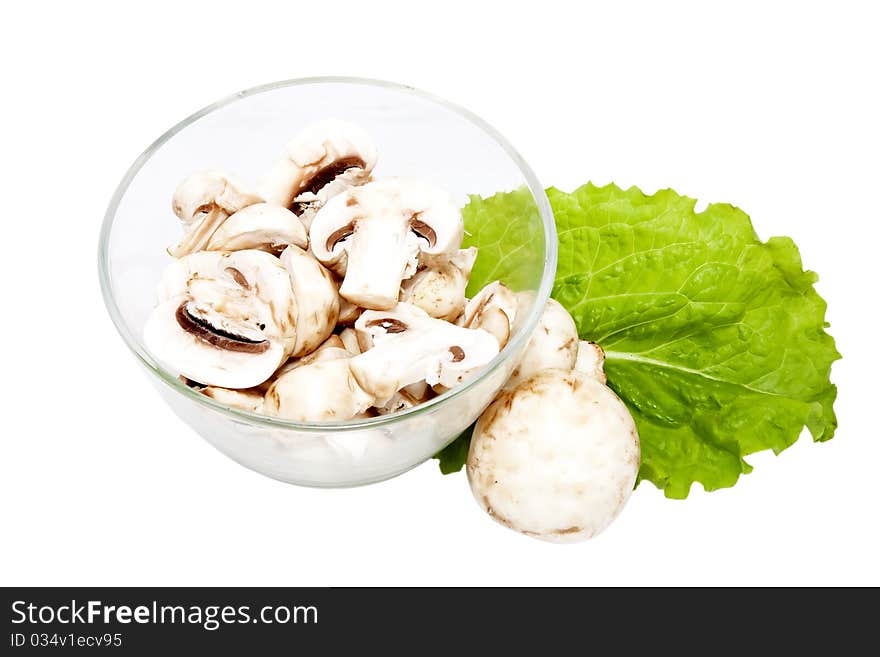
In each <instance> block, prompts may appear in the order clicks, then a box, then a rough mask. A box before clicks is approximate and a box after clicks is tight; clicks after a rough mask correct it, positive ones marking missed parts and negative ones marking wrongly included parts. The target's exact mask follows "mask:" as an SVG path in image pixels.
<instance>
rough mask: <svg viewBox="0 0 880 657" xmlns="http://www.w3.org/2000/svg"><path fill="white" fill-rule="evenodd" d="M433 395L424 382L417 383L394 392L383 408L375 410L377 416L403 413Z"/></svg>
mask: <svg viewBox="0 0 880 657" xmlns="http://www.w3.org/2000/svg"><path fill="white" fill-rule="evenodd" d="M433 395H434V391H433V390H432V389H431V388H430V386H428V384H427V383H426V382H425V381H419V382H418V383H413V384H411V385H408V386H404V387H402V388H401V389H400V390H398V391H397V392H395V393H394V394H393V395H392V396H391V399H389V400H388V402H387V403H386V404H385V405H384V406H380V407H378V408H376V413H377V414H379V415H389V414H390V413H397V412H398V411H405V410H406V409H408V408H412V407H413V406H418V405H419V404H423V403H424V402H426V401H428V400H429V399H430V398H431V397H432V396H433Z"/></svg>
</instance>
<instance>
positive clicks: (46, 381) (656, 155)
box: [0, 0, 880, 585]
mask: <svg viewBox="0 0 880 657" xmlns="http://www.w3.org/2000/svg"><path fill="white" fill-rule="evenodd" d="M716 4H717V3H693V4H674V5H672V4H669V3H644V4H632V3H622V2H615V3H610V2H603V3H597V5H594V6H591V5H590V4H588V3H581V2H578V3H575V2H570V3H561V2H550V1H548V0H542V2H539V3H534V2H533V3H528V4H526V3H514V2H507V3H503V4H499V5H494V4H492V3H481V2H475V1H473V0H471V1H469V2H463V3H457V2H450V1H445V2H441V3H430V4H428V3H417V2H406V3H383V2H376V1H373V2H357V3H348V2H338V1H336V2H332V3H321V2H315V1H314V0H311V1H309V2H293V1H287V2H277V3H262V2H254V1H253V0H249V1H247V2H245V1H243V0H242V1H239V2H235V3H224V2H211V3H204V4H191V3H183V2H175V3H170V4H168V5H163V3H159V2H151V3H142V4H140V5H139V6H135V4H134V3H104V4H99V3H90V2H77V3H54V4H52V3H44V2H31V3H26V4H25V3H16V4H15V7H14V8H11V9H10V8H7V9H6V11H5V13H4V18H3V23H4V29H3V33H4V34H3V38H2V39H0V61H2V62H3V80H4V91H3V101H2V116H3V120H2V122H0V131H2V140H0V167H2V171H0V173H2V181H3V182H2V190H3V193H2V210H0V212H2V218H0V235H2V240H3V242H2V245H3V250H2V258H0V262H2V272H3V278H2V280H3V295H2V298H3V319H4V321H3V323H2V328H0V330H2V333H3V336H2V341H3V359H2V364H0V372H2V377H0V381H2V384H0V385H2V388H3V411H4V429H3V431H2V457H0V477H2V479H0V486H2V491H0V526H2V527H3V529H2V534H3V539H2V541H0V583H2V584H6V585H12V584H20V585H51V584H92V585H134V584H149V585H161V584H169V585H172V584H179V585H196V584H204V585H225V584H228V585H245V584H250V585H343V584H348V585H362V584H389V585H391V584H403V585H408V584H412V585H421V584H439V585H444V584H474V585H484V584H493V585H509V584H529V585H531V584H547V585H550V584H553V585H556V584H581V585H591V584H622V585H623V584H642V585H644V584H874V585H877V584H880V569H878V559H877V555H878V553H880V529H878V517H880V513H878V508H877V506H878V501H880V500H878V493H877V491H878V486H877V484H876V483H875V478H876V477H877V476H878V474H877V473H878V472H880V467H878V464H880V436H878V429H877V426H878V417H880V415H878V412H880V411H878V408H880V405H878V403H877V400H876V397H875V395H876V394H877V389H878V385H877V372H876V371H877V367H878V365H880V359H878V357H877V353H878V344H877V338H876V336H877V333H878V331H877V326H878V319H880V317H878V312H877V308H878V302H877V298H878V293H877V280H878V275H877V271H878V267H877V263H878V259H880V257H878V254H880V244H878V239H877V238H878V228H877V226H878V223H880V193H878V191H880V129H878V119H880V99H878V88H880V78H878V76H880V72H878V71H880V67H878V65H880V47H878V43H880V41H878V38H877V27H878V24H880V21H878V16H877V15H876V14H875V13H873V12H872V10H871V9H870V7H871V6H872V4H871V3H863V4H861V5H859V4H854V3H853V4H850V3H846V2H834V3H825V4H824V7H823V6H819V5H814V4H813V3H805V2H798V3H791V4H786V3H766V2H762V3H755V4H754V5H752V4H751V3H747V2H736V3H730V5H729V7H728V8H727V9H723V8H721V7H719V6H716ZM661 5H662V6H661ZM25 7H26V8H25ZM519 7H522V8H519ZM318 74H336V75H362V76H368V77H377V78H384V79H390V80H395V81H399V82H404V83H407V84H411V85H413V86H417V87H420V88H423V89H426V90H428V91H431V92H434V93H436V94H439V95H441V96H445V97H446V98H448V99H450V100H452V101H455V102H457V103H460V104H462V105H464V106H466V107H468V108H470V109H472V110H473V111H475V112H476V113H477V114H478V115H480V116H482V117H483V118H485V119H486V120H487V121H489V123H491V124H493V125H494V126H495V127H496V128H498V129H499V130H500V131H501V133H502V134H504V135H505V136H506V137H508V139H510V141H511V142H512V143H513V144H514V145H515V146H517V148H518V149H519V150H520V152H521V153H522V154H523V155H524V156H525V158H526V159H527V160H528V161H529V162H530V163H531V164H532V166H533V167H534V169H535V171H536V172H537V174H538V176H539V178H540V179H541V181H542V182H543V183H544V184H546V185H548V186H549V185H551V184H552V185H555V186H557V187H560V188H562V189H571V188H573V187H575V186H577V185H579V184H581V183H583V182H585V181H587V180H588V179H592V180H594V181H596V182H597V183H606V182H609V181H615V182H617V183H618V184H620V185H623V186H628V185H633V184H635V185H639V186H640V187H642V188H643V189H645V190H646V191H651V192H652V191H654V190H656V189H658V188H662V187H673V188H675V189H676V190H678V191H680V192H682V193H686V194H688V195H691V196H695V197H698V198H699V199H701V200H706V201H709V200H711V201H728V202H732V203H735V204H737V205H739V206H741V207H743V208H744V209H745V210H746V211H748V212H749V213H750V214H751V216H752V219H753V221H754V223H755V225H756V227H757V230H758V232H759V233H760V234H761V236H762V237H769V236H771V235H775V234H789V235H792V236H794V237H795V238H796V240H797V242H798V244H799V245H800V247H801V251H802V255H803V258H804V262H805V264H806V266H807V267H808V268H811V269H814V270H816V271H818V272H819V273H820V274H821V277H822V280H821V282H820V283H819V291H820V293H821V294H822V295H823V296H824V297H825V298H826V299H827V300H828V301H829V310H828V319H829V321H830V322H831V331H832V334H833V335H834V336H835V338H836V339H837V341H838V347H839V349H840V351H841V352H843V354H844V359H843V360H842V361H840V362H838V363H837V364H836V365H835V366H834V371H833V379H834V381H835V382H836V383H837V384H838V385H839V387H840V395H839V401H838V403H837V412H838V415H839V418H840V429H839V432H838V435H837V437H836V438H835V439H834V440H833V441H831V442H830V443H826V444H822V445H814V444H812V443H811V442H810V440H809V439H808V438H806V437H804V438H803V439H802V440H801V441H800V442H799V443H798V444H796V445H795V446H794V447H792V448H791V449H790V450H788V451H787V452H784V453H783V454H782V455H781V456H780V457H778V458H777V457H774V456H773V455H772V454H761V455H756V456H754V457H752V458H750V459H749V460H750V462H751V463H752V464H753V465H754V466H755V471H754V472H753V473H752V474H751V475H748V476H746V477H744V478H743V479H742V480H741V482H740V484H739V485H737V486H736V487H735V488H733V489H730V490H725V491H720V492H716V493H711V494H707V493H704V492H703V491H702V490H701V489H699V490H698V489H696V488H695V490H694V491H693V492H692V494H691V496H690V498H689V499H688V500H686V501H684V502H679V501H669V500H666V499H664V498H663V496H662V494H661V493H660V492H658V491H657V490H656V489H654V488H653V487H652V486H651V485H650V484H646V485H643V486H641V487H640V488H639V489H638V490H637V491H636V492H635V494H634V495H633V497H632V499H631V500H630V503H629V505H628V507H627V509H626V510H625V511H624V513H623V514H622V516H621V517H620V519H619V520H618V521H617V522H616V523H615V524H614V525H612V526H611V527H610V528H609V529H608V530H607V531H606V532H605V533H604V534H603V535H601V536H600V537H598V538H597V539H595V540H594V541H592V542H589V543H584V544H578V545H574V546H556V545H551V544H545V543H541V542H538V541H534V540H532V539H529V538H526V537H523V536H519V535H517V534H514V533H513V532H510V531H509V530H507V529H504V528H502V527H501V526H499V525H496V524H495V523H493V522H491V521H490V520H489V519H488V518H487V517H485V516H484V515H483V513H482V511H480V510H479V509H478V507H477V505H476V504H475V503H474V502H473V500H472V499H471V495H470V491H469V489H468V486H467V482H466V480H465V478H464V476H463V475H462V474H459V475H456V476H450V477H442V476H440V474H439V472H438V471H437V468H436V464H435V463H433V462H431V463H427V464H425V465H423V466H422V467H420V468H418V469H416V470H414V471H412V472H410V473H408V474H406V475H404V476H402V477H400V478H398V479H395V480H392V481H389V482H386V483H383V484H379V485H375V486H370V487H366V488H360V489H353V490H337V491H325V490H309V489H302V488H296V487H293V486H288V485H285V484H281V483H278V482H275V481H272V480H269V479H267V478H265V477H262V476H260V475H258V474H255V473H253V472H250V471H248V470H245V469H243V468H241V467H239V466H238V465H236V464H235V463H233V462H232V461H230V460H228V459H227V458H226V457H224V456H222V455H221V454H220V453H219V452H216V451H214V450H213V449H212V448H211V447H210V446H208V444H207V443H205V442H204V441H203V440H201V439H200V438H199V437H198V436H196V435H195V434H194V433H193V432H192V431H191V430H189V429H188V428H187V427H185V426H184V425H183V424H182V423H181V422H180V421H179V420H177V418H176V417H174V416H173V415H172V413H171V411H170V410H169V409H168V408H166V407H165V406H164V405H163V403H162V402H161V401H160V399H159V398H158V396H157V395H156V394H155V392H154V390H153V389H152V387H151V386H150V384H149V382H148V380H147V378H146V376H145V373H144V372H143V371H141V369H140V366H139V365H138V364H137V363H136V362H135V360H134V358H133V357H131V356H130V354H129V353H128V352H127V350H126V348H125V347H124V345H123V343H122V341H121V339H119V337H118V336H117V335H116V333H115V331H114V329H113V326H112V324H111V322H110V321H109V319H108V317H107V316H106V313H105V311H104V307H103V304H102V301H101V299H100V294H99V289H98V280H97V273H96V265H95V251H96V244H97V238H98V230H99V224H100V221H101V218H102V215H103V212H104V209H105V207H106V204H107V202H108V201H109V198H110V195H111V194H112V192H113V189H114V187H115V186H116V184H117V182H118V181H119V178H120V177H121V176H122V174H123V172H124V171H125V170H126V168H127V167H128V166H129V164H130V163H131V162H132V160H133V159H134V158H135V157H136V156H137V155H138V154H139V153H140V152H141V151H142V150H143V149H144V148H145V147H146V146H147V145H148V144H149V143H150V142H151V141H152V140H153V139H154V138H155V137H157V136H158V135H159V134H160V133H162V132H163V131H164V130H165V129H166V128H168V127H169V126H171V125H172V124H173V123H175V122H177V121H178V120H179V119H181V118H183V117H184V116H186V115H188V114H190V113H191V112H193V111H194V110H196V109H198V108H200V107H202V106H203V105H206V104H208V103H209V102H211V101H213V100H215V99H216V98H219V97H221V96H225V95H227V94H229V93H231V92H234V91H237V90H240V89H243V88H246V87H249V86H252V85H255V84H260V83H264V82H268V81H273V80H278V79H285V78H292V77H300V76H312V75H318Z"/></svg>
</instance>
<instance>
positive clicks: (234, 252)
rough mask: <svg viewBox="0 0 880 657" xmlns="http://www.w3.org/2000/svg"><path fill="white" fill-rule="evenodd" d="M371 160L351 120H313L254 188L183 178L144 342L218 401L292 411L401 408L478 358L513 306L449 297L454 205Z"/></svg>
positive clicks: (459, 290) (464, 271)
mask: <svg viewBox="0 0 880 657" xmlns="http://www.w3.org/2000/svg"><path fill="white" fill-rule="evenodd" d="M375 164H376V148H375V146H374V145H373V142H372V140H371V138H370V136H369V135H368V134H367V133H366V132H365V131H364V130H362V129H361V128H359V127H357V126H355V125H352V124H349V123H345V122H342V121H321V122H318V123H315V124H313V125H310V126H309V127H307V128H306V129H305V130H304V131H303V132H302V133H301V134H299V135H298V136H297V137H295V138H294V139H293V140H291V141H290V142H289V143H288V144H287V146H286V148H285V151H284V154H283V156H282V157H281V158H280V160H279V161H278V162H277V163H276V164H275V166H274V167H273V168H272V169H271V170H270V171H269V173H268V174H267V175H266V176H265V177H264V178H263V180H262V182H261V183H260V184H259V185H258V188H257V190H256V191H255V192H250V191H248V190H246V189H245V188H244V187H243V186H242V185H241V184H239V183H238V182H236V181H235V180H234V179H233V178H231V177H230V176H228V175H226V174H223V173H219V172H215V171H203V172H199V173H195V174H192V175H190V176H189V177H187V178H186V179H185V180H184V181H183V182H181V183H180V185H179V186H178V187H177V189H176V191H175V192H174V196H173V201H172V208H173V210H174V213H175V214H176V215H177V217H178V218H179V219H180V220H181V222H182V224H183V237H182V238H181V239H180V241H179V242H178V243H177V244H176V245H174V246H172V247H170V248H169V249H168V252H169V254H170V255H172V256H174V257H175V260H174V261H173V262H172V263H171V264H170V265H168V267H167V268H166V270H165V272H164V273H163V275H162V279H161V282H160V284H159V286H158V292H157V297H158V298H157V305H156V307H155V308H154V310H153V312H152V314H151V315H150V317H149V319H148V321H147V323H146V326H145V328H144V339H145V343H146V346H147V348H148V349H149V351H150V352H151V353H152V354H153V355H154V356H155V357H156V358H157V360H159V361H160V362H161V363H162V364H163V365H164V366H165V367H167V368H168V369H169V370H172V371H175V372H177V373H178V374H180V375H181V376H182V377H183V378H184V379H185V380H186V381H187V383H188V384H189V385H191V386H192V387H193V388H196V389H198V390H199V391H201V392H202V393H203V394H205V395H207V396H209V397H212V398H213V399H215V400H217V401H219V402H221V403H224V404H227V405H229V406H233V407H236V408H242V409H246V410H248V411H253V412H257V413H263V414H266V415H271V416H277V417H282V418H287V419H291V420H296V421H300V422H321V421H342V420H349V419H353V418H362V417H369V416H372V415H375V414H386V413H393V412H396V411H400V410H403V409H406V408H410V407H412V406H414V405H416V404H419V403H422V402H424V401H425V400H427V399H429V398H431V397H432V396H433V395H436V394H438V393H441V392H443V391H445V390H447V389H449V388H451V387H453V386H456V385H458V384H460V383H461V382H463V381H464V380H466V379H467V378H468V377H469V376H471V375H472V374H474V373H475V372H476V371H478V370H479V369H480V368H482V367H483V366H485V365H486V364H487V363H489V361H491V360H492V358H494V357H495V355H496V354H497V353H498V352H499V350H500V349H501V348H502V347H503V346H504V344H506V341H507V338H508V336H509V334H510V332H511V322H512V321H513V318H514V312H513V310H512V307H511V308H506V307H504V304H503V302H502V301H501V297H502V296H503V295H499V294H498V292H497V290H498V289H501V288H500V284H498V283H496V284H493V285H494V286H495V287H494V288H493V286H489V288H487V289H486V290H484V291H483V292H481V293H480V295H478V296H477V297H475V298H474V299H472V300H471V301H470V302H468V301H467V300H466V299H465V287H466V286H467V282H468V277H469V276H470V271H471V268H472V267H473V264H474V260H475V258H476V255H477V253H476V249H474V248H471V249H461V242H462V239H463V236H464V228H463V223H462V218H461V213H460V211H459V208H458V206H457V205H456V204H455V203H454V201H453V200H452V198H451V197H450V195H449V194H448V193H446V192H445V191H444V190H442V189H438V188H436V187H434V186H432V185H430V184H428V183H426V182H422V181H419V180H412V179H404V178H386V179H380V180H373V178H372V172H373V168H374V166H375ZM493 290H496V291H494V292H493ZM505 290H506V288H505ZM507 293H508V294H509V296H511V297H512V296H513V295H512V293H510V292H509V291H507Z"/></svg>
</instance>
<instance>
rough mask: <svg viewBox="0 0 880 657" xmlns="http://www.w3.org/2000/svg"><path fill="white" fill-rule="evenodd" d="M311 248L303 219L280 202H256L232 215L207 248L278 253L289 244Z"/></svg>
mask: <svg viewBox="0 0 880 657" xmlns="http://www.w3.org/2000/svg"><path fill="white" fill-rule="evenodd" d="M290 245H293V246H298V247H299V248H301V249H307V248H309V238H308V236H307V235H306V229H305V227H304V226H303V224H302V222H301V221H300V220H299V219H298V218H297V216H296V215H295V214H293V212H291V211H290V210H288V209H286V208H282V207H281V206H279V205H271V204H270V203H255V204H254V205H249V206H247V207H246V208H243V209H241V210H239V211H238V212H236V213H235V214H233V215H231V216H230V217H229V218H228V219H226V221H224V222H223V223H222V224H220V227H219V228H218V229H217V230H216V231H214V234H213V235H212V236H211V239H209V240H208V243H207V245H206V246H205V249H206V250H208V251H241V250H243V249H259V250H261V251H268V252H269V253H272V254H273V255H278V254H279V253H281V252H282V251H283V250H284V249H285V248H287V247H288V246H290Z"/></svg>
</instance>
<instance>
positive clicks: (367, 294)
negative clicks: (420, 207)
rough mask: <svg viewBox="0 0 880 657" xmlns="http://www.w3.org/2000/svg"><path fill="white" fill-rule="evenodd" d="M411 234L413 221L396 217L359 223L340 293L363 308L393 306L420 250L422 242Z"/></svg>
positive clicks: (352, 239)
mask: <svg viewBox="0 0 880 657" xmlns="http://www.w3.org/2000/svg"><path fill="white" fill-rule="evenodd" d="M410 235H411V232H410V229H409V224H408V223H406V222H403V221H401V220H400V218H399V217H396V216H392V217H390V218H387V219H386V218H384V217H374V218H373V219H372V220H371V221H361V222H358V224H357V226H356V228H355V234H354V235H352V236H351V238H350V239H351V246H350V247H349V252H348V266H347V270H346V275H345V280H344V281H343V282H342V285H341V286H340V288H339V294H340V295H341V296H342V297H344V298H346V299H348V300H349V301H350V302H351V303H353V304H355V305H358V306H360V307H362V308H371V309H373V310H388V309H390V308H393V307H394V306H395V305H396V304H397V297H398V295H399V294H400V281H401V279H403V278H404V274H405V272H406V269H407V265H408V264H409V263H410V262H411V261H414V260H415V258H416V257H417V253H418V244H417V242H416V240H415V239H414V238H412V237H410ZM413 269H414V267H413Z"/></svg>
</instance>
